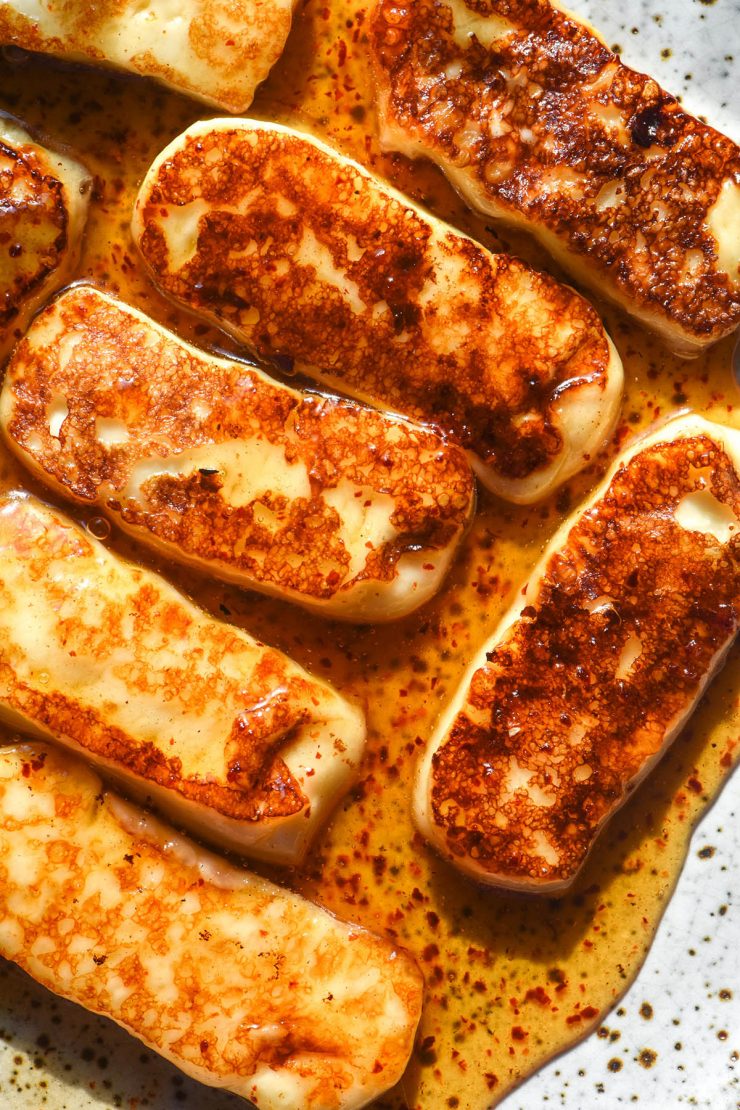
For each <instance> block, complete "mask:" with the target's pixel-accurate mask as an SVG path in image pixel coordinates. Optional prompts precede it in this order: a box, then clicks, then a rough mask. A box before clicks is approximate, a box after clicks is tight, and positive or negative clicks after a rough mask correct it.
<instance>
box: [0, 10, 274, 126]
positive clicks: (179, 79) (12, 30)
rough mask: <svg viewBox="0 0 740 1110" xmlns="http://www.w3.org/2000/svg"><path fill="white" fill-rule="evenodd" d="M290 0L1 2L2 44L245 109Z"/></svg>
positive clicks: (266, 65) (270, 61)
mask: <svg viewBox="0 0 740 1110" xmlns="http://www.w3.org/2000/svg"><path fill="white" fill-rule="evenodd" d="M294 6H295V0H187V2H186V3H184V4H174V3H173V2H172V0H143V2H142V0H116V2H115V3H111V2H110V0H104V2H98V3H95V4H91V3H89V2H85V0H54V3H51V2H50V0H0V43H4V44H10V45H13V46H19V47H21V48H22V49H24V50H32V51H36V52H38V53H41V54H51V55H52V56H53V57H55V58H61V59H64V60H66V61H71V62H85V63H87V64H90V65H102V66H112V67H114V68H115V69H120V70H124V71H125V72H128V73H134V74H138V75H139V76H140V77H151V78H153V79H154V80H155V81H158V82H159V83H160V84H162V85H166V86H167V87H168V88H171V89H175V90H176V91H177V92H183V93H187V94H188V95H189V96H194V97H196V98H197V99H198V100H204V101H205V102H206V103H207V104H213V105H215V106H216V107H218V108H224V109H225V110H226V111H227V112H243V111H244V110H245V109H246V108H248V107H249V105H250V104H251V103H252V98H253V97H254V92H255V89H256V88H257V85H259V84H260V82H261V81H264V79H265V77H267V74H268V73H269V72H270V69H271V68H272V66H273V65H274V64H275V62H276V61H277V60H278V58H279V57H280V55H281V54H282V52H283V48H284V46H285V42H286V39H287V37H288V32H289V31H290V25H291V20H292V15H293V8H294Z"/></svg>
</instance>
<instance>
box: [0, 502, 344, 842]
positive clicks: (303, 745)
mask: <svg viewBox="0 0 740 1110" xmlns="http://www.w3.org/2000/svg"><path fill="white" fill-rule="evenodd" d="M0 638H1V640H2V646H1V647H0V716H2V717H3V718H4V719H5V720H6V721H8V722H9V723H10V724H11V725H14V726H15V727H18V728H22V729H24V730H25V731H29V730H30V731H31V733H36V734H42V735H44V736H51V737H53V738H55V739H57V740H59V741H60V742H61V743H63V744H66V745H67V746H69V747H71V748H72V749H73V750H75V751H81V752H84V753H85V755H86V756H87V757H88V758H91V759H92V760H93V761H94V762H96V763H97V764H98V765H99V766H101V767H102V768H104V769H105V770H106V771H108V772H110V773H111V774H112V775H114V776H115V777H117V778H119V779H121V780H122V781H124V782H125V783H126V785H127V786H128V787H129V788H130V789H132V790H134V791H135V792H137V793H138V794H139V795H145V796H149V797H151V798H152V799H153V800H154V801H155V802H156V803H157V804H158V805H160V806H161V807H162V808H164V809H165V810H166V811H167V812H168V813H171V814H173V815H174V816H175V817H176V818H177V819H178V820H181V821H182V822H184V823H185V824H186V825H189V826H191V827H193V828H195V829H197V830H199V831H202V832H203V833H204V835H205V836H206V837H208V838H209V839H211V840H216V841H218V842H220V843H222V844H224V845H225V846H227V847H234V848H236V849H238V850H242V851H247V852H250V851H251V852H253V853H255V854H257V855H266V856H268V857H274V858H276V859H278V860H284V861H292V860H294V859H296V858H299V857H300V855H301V854H302V852H303V850H304V849H305V846H306V842H307V839H308V837H309V836H310V835H311V833H312V832H313V831H315V828H316V825H317V822H318V820H319V819H320V817H321V816H322V815H323V811H324V810H325V809H327V808H330V807H331V805H332V803H333V802H334V800H335V799H336V795H337V793H338V792H341V791H342V790H343V789H346V787H347V786H348V785H349V780H350V778H351V774H352V770H353V768H354V765H355V764H356V763H357V761H358V758H359V754H360V752H361V750H362V744H363V741H364V725H363V722H362V717H361V715H360V714H359V712H358V711H356V710H355V709H354V708H353V707H351V706H350V705H349V704H348V703H346V702H345V701H344V699H342V698H341V697H340V696H339V695H338V694H336V693H335V692H334V691H333V690H332V689H331V688H330V687H328V686H326V685H325V684H324V683H321V682H318V681H317V680H314V679H312V678H311V677H310V676H309V675H308V674H306V672H305V671H303V670H302V669H301V668H300V667H298V665H297V664H295V663H293V662H291V660H289V659H287V658H286V657H285V656H284V655H282V654H281V653H280V652H277V651H274V650H272V649H270V648H268V647H265V645H264V644H260V643H257V642H256V641H254V640H253V639H251V637H249V636H248V635H247V634H246V633H244V632H242V631H241V630H239V629H236V628H232V627H230V626H228V625H225V624H222V623H220V622H219V621H215V620H213V619H211V618H209V617H207V616H206V614H205V613H202V612H201V611H200V610H198V609H196V608H195V606H194V605H192V604H191V603H190V602H188V601H186V599H185V598H184V597H182V596H181V595H180V594H178V593H177V591H176V590H174V589H173V588H172V587H171V586H169V585H168V584H167V583H166V582H165V581H164V580H163V579H161V578H159V577H158V576H156V575H155V574H153V573H151V572H150V571H146V570H143V569H140V568H136V567H134V566H131V565H129V564H126V563H123V562H122V561H121V560H119V559H118V558H117V557H115V556H114V555H112V554H110V553H109V552H107V551H106V550H105V548H103V547H102V545H101V544H99V543H98V542H97V541H95V540H94V539H92V538H91V537H90V536H88V535H86V534H85V533H84V532H83V531H82V530H81V529H80V528H78V527H77V526H76V525H73V524H72V522H71V521H69V520H68V519H67V518H65V517H64V516H63V515H62V514H60V513H58V512H57V511H55V510H52V509H49V508H47V507H45V506H43V505H41V504H40V503H39V502H36V501H34V500H33V499H31V498H27V497H20V496H15V497H9V498H8V497H5V498H3V499H2V500H0Z"/></svg>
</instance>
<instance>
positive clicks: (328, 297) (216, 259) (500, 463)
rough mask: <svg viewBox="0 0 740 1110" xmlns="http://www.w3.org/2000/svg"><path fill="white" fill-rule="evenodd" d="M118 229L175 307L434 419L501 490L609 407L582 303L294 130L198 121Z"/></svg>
mask: <svg viewBox="0 0 740 1110" xmlns="http://www.w3.org/2000/svg"><path fill="white" fill-rule="evenodd" d="M133 226H134V235H135V238H136V240H137V242H138V245H139V248H140V250H141V252H142V254H143V256H144V259H145V261H146V262H147V264H148V266H149V268H150V271H151V274H152V277H153V279H154V280H155V282H157V284H158V285H160V286H161V287H162V289H163V290H164V291H165V292H166V293H168V294H169V295H170V296H172V297H173V298H175V299H176V300H177V301H178V302H181V303H183V304H184V305H186V306H187V307H188V308H190V309H191V310H193V311H195V312H197V313H198V314H199V315H202V316H204V317H206V318H208V319H209V320H212V321H215V322H216V323H218V324H220V325H221V326H223V327H225V328H226V329H227V330H228V331H230V332H231V333H232V334H233V335H235V336H236V337H237V338H238V339H240V340H241V341H243V342H244V343H246V344H248V346H249V347H250V348H251V349H252V350H253V351H254V352H256V353H257V354H258V355H259V356H260V357H262V358H265V359H275V358H277V359H280V360H285V359H288V360H289V361H290V362H291V363H293V362H294V363H295V365H296V367H298V368H300V369H301V370H304V371H305V372H306V373H308V374H311V375H313V376H315V377H317V378H319V380H321V381H324V382H326V383H328V384H329V385H331V386H333V387H336V388H339V389H341V390H343V391H344V392H346V393H349V394H351V395H352V396H355V397H360V398H362V399H365V400H369V401H371V402H372V403H374V404H378V405H383V406H386V407H389V408H391V409H394V410H397V411H399V412H403V413H405V414H407V415H409V416H411V417H413V418H415V419H417V420H421V421H424V422H426V423H429V424H431V425H433V426H434V427H436V428H438V429H440V430H441V431H442V432H444V433H446V434H448V435H450V436H451V437H453V438H454V439H455V440H456V442H458V443H460V444H462V446H464V447H465V448H467V449H468V450H469V451H470V452H471V455H472V458H473V461H474V465H475V467H476V470H477V471H478V473H479V475H480V477H481V478H482V480H483V481H484V482H485V483H486V485H488V486H489V487H490V488H491V489H493V490H494V491H495V492H497V493H499V494H501V495H502V496H504V497H508V498H511V499H512V500H514V501H523V502H527V501H534V500H536V499H537V498H539V497H541V496H543V495H544V494H545V493H547V492H548V491H549V490H550V489H551V488H553V487H554V486H555V485H557V484H559V483H560V482H561V481H563V480H564V479H565V478H567V477H569V476H570V475H571V474H573V473H574V472H575V471H576V470H578V469H579V468H581V467H582V466H583V465H584V463H585V460H586V459H587V458H588V457H589V455H590V453H591V452H593V451H595V450H597V449H598V448H599V447H600V446H601V445H602V443H603V441H604V439H605V437H606V435H607V434H608V432H609V430H610V428H611V425H612V423H613V420H614V419H615V416H616V411H617V407H618V404H619V399H620V396H621V386H622V376H621V365H620V363H619V359H618V357H617V356H616V353H615V352H614V349H613V347H612V345H611V343H610V341H609V339H608V337H607V336H606V334H605V332H604V330H603V328H602V326H601V324H600V322H599V319H598V317H597V316H596V313H595V312H594V310H593V309H592V308H591V307H590V306H589V305H588V304H587V302H586V301H584V300H583V299H582V298H581V297H579V296H578V295H577V294H576V293H575V292H573V290H571V289H569V288H567V287H565V286H562V285H559V284H558V283H557V282H556V281H554V280H553V279H552V278H551V277H549V276H547V275H545V274H540V273H537V272H536V271H534V270H532V269H531V268H529V267H528V266H527V265H525V264H524V263H523V262H521V261H519V260H518V259H516V258H512V257H509V256H506V255H492V254H490V253H489V252H488V251H486V250H485V249H484V248H483V247H481V246H479V245H478V244H477V243H475V242H473V240H471V239H468V238H466V237H465V236H463V235H461V234H460V233H458V232H456V231H454V230H453V229H452V228H450V227H449V226H448V225H446V224H443V223H442V222H441V221H439V220H437V219H436V218H434V217H432V216H430V215H427V214H426V213H424V212H422V211H420V210H418V209H416V208H414V207H412V205H411V203H410V202H409V201H408V199H407V198H404V197H402V196H401V195H400V194H398V193H395V192H394V191H393V190H391V189H390V188H389V187H387V186H385V185H384V184H382V183H381V182H380V181H378V180H376V179H374V178H372V177H371V176H370V175H369V173H368V172H367V171H366V170H364V169H363V168H362V167H361V166H359V165H358V164H357V163H355V162H352V161H350V160H349V159H347V158H344V157H342V156H341V155H339V154H337V153H336V152H335V151H332V150H331V149H330V148H328V147H326V146H324V145H323V144H321V143H319V142H318V141H317V140H315V139H313V138H311V137H310V136H308V135H303V134H301V133H299V132H295V131H290V130H288V129H286V128H282V127H279V126H278V125H267V124H261V123H259V122H257V121H250V120H244V121H231V120H221V121H218V120H216V121H213V120H211V121H208V122H207V123H202V124H196V125H195V126H194V127H191V128H190V129H189V130H188V131H186V132H185V133H184V134H183V135H182V136H180V138H179V139H177V140H175V142H174V143H173V144H171V145H170V147H168V148H167V149H166V150H165V151H164V152H163V154H162V155H160V157H159V158H158V159H157V160H156V161H155V163H154V165H153V166H152V168H151V170H150V171H149V173H148V175H147V177H146V179H145V181H144V184H143V185H142V189H141V192H140V194H139V198H138V201H137V205H136V210H135V216H134V225H133Z"/></svg>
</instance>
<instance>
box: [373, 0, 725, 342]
mask: <svg viewBox="0 0 740 1110" xmlns="http://www.w3.org/2000/svg"><path fill="white" fill-rule="evenodd" d="M456 18H458V19H459V20H460V21H461V24H462V23H463V22H464V21H465V20H467V21H469V24H470V32H469V35H467V36H466V34H464V33H462V31H461V28H458V27H456V24H455V19H456ZM476 32H477V33H476ZM489 35H490V36H491V37H492V39H493V41H492V42H489V41H488V36H489ZM371 38H372V43H373V49H374V52H375V57H376V62H377V77H378V84H379V89H380V94H381V102H382V104H383V126H384V129H385V132H386V137H387V141H388V142H389V143H391V144H394V143H395V142H397V141H399V142H400V144H401V145H402V147H405V146H406V144H407V143H408V144H409V146H413V147H415V149H416V150H417V152H418V153H422V154H427V155H428V156H429V157H430V158H432V159H433V160H434V161H436V162H438V163H440V164H441V165H442V166H443V168H444V169H445V170H446V171H447V172H448V173H450V174H451V176H452V179H453V180H454V182H455V184H456V186H457V187H458V188H459V189H460V190H461V191H462V192H463V193H464V194H465V195H466V196H468V198H469V199H471V202H472V203H473V204H474V205H475V206H477V207H479V208H481V209H484V210H487V211H488V212H490V213H491V214H493V215H498V216H501V217H503V218H510V219H521V218H523V219H524V220H525V221H527V222H528V223H529V225H530V227H532V228H533V230H534V231H535V232H538V231H539V232H540V233H541V234H542V235H543V236H545V235H550V236H553V237H554V238H555V240H556V241H557V243H558V244H559V246H560V247H561V248H564V249H565V250H567V251H568V252H570V253H571V256H572V257H573V259H574V264H575V263H578V264H579V265H582V267H583V270H582V273H581V276H582V277H583V278H584V280H586V279H587V280H588V281H589V284H592V285H596V286H597V287H599V288H602V289H603V292H605V293H606V294H607V295H609V296H616V297H617V298H618V300H619V301H620V303H623V304H626V305H627V307H628V308H629V309H630V310H633V311H637V312H638V313H639V312H646V313H648V314H650V315H652V314H656V316H657V320H658V321H659V326H661V327H663V328H667V329H669V330H670V331H674V330H676V329H677V331H678V333H680V334H681V335H683V336H684V337H688V338H689V340H698V341H700V342H701V341H706V340H712V339H715V338H718V337H720V336H722V335H724V334H726V333H727V332H729V331H731V330H732V329H733V328H734V327H737V325H738V322H740V284H739V283H738V273H737V269H736V268H737V265H738V261H737V246H736V244H735V245H734V257H735V262H734V271H733V272H732V275H731V277H732V280H731V279H730V277H728V274H727V273H726V272H724V271H723V269H722V267H721V266H720V265H719V263H718V256H717V242H716V240H715V238H714V237H713V235H712V234H711V233H710V231H709V229H708V227H707V226H706V223H705V220H706V217H707V215H708V213H709V211H710V209H711V208H712V206H713V205H714V204H715V202H716V201H717V199H718V196H719V193H720V189H721V187H722V184H723V182H724V181H726V180H728V179H730V180H732V179H734V180H735V181H736V183H737V184H738V186H740V178H739V177H738V175H740V151H739V150H738V148H737V146H736V145H735V144H734V143H733V142H732V141H731V140H730V139H728V138H726V137H724V136H722V135H720V134H719V133H718V132H716V131H714V130H713V129H712V128H711V127H708V126H707V125H705V124H703V123H701V122H700V121H699V120H697V119H695V118H694V117H692V116H690V115H688V114H687V113H686V112H685V111H683V110H682V109H681V107H680V105H679V104H678V102H677V100H676V99H675V98H674V97H673V96H671V95H669V94H668V93H666V92H665V91H664V90H663V89H662V88H661V87H660V86H659V85H658V84H657V82H656V81H654V80H653V79H652V78H650V77H646V76H644V75H643V74H640V73H637V72H635V71H634V70H632V69H630V68H629V67H627V66H625V65H623V64H622V63H621V62H620V61H619V59H618V57H617V56H616V55H615V54H613V53H612V52H611V51H610V50H609V49H608V48H607V47H606V46H605V45H604V44H603V43H602V42H601V41H600V40H599V39H598V38H597V37H596V36H595V35H594V34H593V33H592V32H591V31H590V30H589V29H588V28H587V27H585V26H584V25H583V24H582V23H579V22H577V21H576V20H575V19H573V18H570V17H569V16H568V15H566V14H565V13H563V12H562V11H559V10H558V9H557V8H555V7H553V6H552V5H551V4H550V3H548V2H547V0H478V2H475V3H474V2H473V0H454V3H453V2H452V0H450V2H449V3H448V2H440V0H418V2H416V3H399V2H397V0H380V2H379V3H378V4H377V6H376V8H375V10H374V15H373V17H372V24H371ZM481 40H482V41H481ZM579 272H580V271H579Z"/></svg>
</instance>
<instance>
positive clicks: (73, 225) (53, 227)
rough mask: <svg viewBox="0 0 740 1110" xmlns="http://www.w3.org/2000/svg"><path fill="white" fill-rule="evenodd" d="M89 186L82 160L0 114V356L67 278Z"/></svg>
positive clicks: (77, 244) (75, 256) (74, 257)
mask: <svg viewBox="0 0 740 1110" xmlns="http://www.w3.org/2000/svg"><path fill="white" fill-rule="evenodd" d="M0 10H1V9H0ZM90 187H91V178H90V175H89V173H88V172H87V170H86V169H85V167H84V166H82V165H80V164H79V162H76V161H75V160H74V159H73V158H70V157H69V156H68V155H66V154H61V153H59V152H57V151H53V150H49V149H48V148H46V147H44V146H41V145H40V144H39V143H37V142H36V141H35V140H34V139H33V138H32V137H31V136H30V135H29V134H28V132H27V131H25V130H24V129H23V127H21V125H20V124H19V123H18V122H17V121H16V120H14V119H12V118H11V117H10V116H6V115H3V114H2V113H0V355H2V354H4V353H5V351H6V350H7V348H8V347H9V346H10V344H11V343H12V342H13V340H14V339H15V338H17V337H18V335H20V334H21V330H22V328H23V325H24V323H25V321H26V320H27V319H28V317H29V316H30V314H31V312H32V311H33V309H34V308H35V307H36V306H37V305H38V303H39V302H40V301H41V300H42V299H43V298H44V297H45V296H46V295H47V294H48V293H49V291H50V290H51V289H52V288H54V287H55V286H59V285H62V284H63V283H64V282H65V281H67V280H68V279H69V277H70V275H71V273H72V271H73V269H74V267H75V265H76V262H77V259H78V257H79V250H80V245H81V242H82V235H83V231H84V228H85V221H86V219H87V209H88V203H89V196H90Z"/></svg>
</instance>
